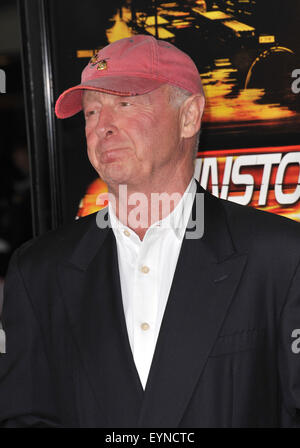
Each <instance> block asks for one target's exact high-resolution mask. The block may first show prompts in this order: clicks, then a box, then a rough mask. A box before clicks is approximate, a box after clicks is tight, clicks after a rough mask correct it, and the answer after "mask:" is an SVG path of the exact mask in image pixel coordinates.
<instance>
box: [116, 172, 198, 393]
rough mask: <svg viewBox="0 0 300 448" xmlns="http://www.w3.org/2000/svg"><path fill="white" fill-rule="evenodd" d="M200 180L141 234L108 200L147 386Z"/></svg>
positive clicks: (132, 338)
mask: <svg viewBox="0 0 300 448" xmlns="http://www.w3.org/2000/svg"><path fill="white" fill-rule="evenodd" d="M196 189H197V187H196V182H195V180H194V178H192V179H191V181H190V183H189V185H188V187H187V189H186V191H185V192H184V194H183V196H182V198H181V199H180V201H179V202H178V204H177V206H176V207H175V209H174V210H173V211H172V212H171V213H170V214H169V215H168V216H167V217H165V218H164V219H162V220H160V221H158V222H156V223H154V224H152V225H151V227H149V228H148V229H147V231H146V233H145V236H144V238H143V240H142V241H141V240H140V238H139V236H138V235H137V234H136V233H135V232H134V231H133V230H132V229H130V228H129V227H127V226H125V225H124V224H122V223H121V222H120V221H119V220H118V218H117V217H116V215H115V213H114V211H113V208H112V206H111V204H109V205H108V212H109V218H110V222H111V226H112V229H113V232H114V235H115V237H116V243H117V251H118V264H119V272H120V282H121V291H122V300H123V308H124V315H125V320H126V326H127V331H128V338H129V342H130V347H131V351H132V354H133V358H134V362H135V365H136V369H137V371H138V374H139V377H140V381H141V384H142V386H143V388H145V386H146V382H147V378H148V374H149V370H150V366H151V362H152V358H153V354H154V350H155V346H156V342H157V338H158V334H159V330H160V326H161V322H162V318H163V314H164V311H165V307H166V304H167V300H168V296H169V292H170V288H171V284H172V281H173V277H174V272H175V268H176V264H177V260H178V256H179V252H180V248H181V244H182V240H183V236H184V233H185V229H186V226H187V224H188V220H189V216H190V213H191V209H192V205H193V201H194V197H195V192H196Z"/></svg>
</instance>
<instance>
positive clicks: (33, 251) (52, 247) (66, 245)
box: [16, 210, 103, 262]
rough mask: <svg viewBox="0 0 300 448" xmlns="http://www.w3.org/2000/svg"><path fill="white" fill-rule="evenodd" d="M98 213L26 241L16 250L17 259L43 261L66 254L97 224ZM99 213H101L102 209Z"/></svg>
mask: <svg viewBox="0 0 300 448" xmlns="http://www.w3.org/2000/svg"><path fill="white" fill-rule="evenodd" d="M98 213H99V212H95V213H92V214H90V215H87V216H85V217H83V218H79V219H77V220H74V221H73V222H71V223H68V224H65V225H63V226H61V227H59V228H57V229H55V230H50V231H48V232H47V233H45V234H43V235H40V236H38V237H35V238H32V239H30V240H28V241H26V242H25V243H23V244H22V245H21V246H20V247H19V248H18V249H17V250H16V252H18V256H19V259H20V260H21V261H22V262H24V261H27V260H35V261H36V262H39V261H45V259H47V260H49V261H50V260H53V259H56V258H58V257H60V256H61V255H64V254H67V253H68V252H69V251H70V250H72V248H74V246H75V245H76V244H77V243H78V241H79V240H80V239H81V238H82V236H83V235H84V234H85V233H86V232H88V230H89V229H90V228H91V227H93V226H96V225H97V224H96V218H97V214H98ZM101 213H103V212H102V210H101ZM99 231H101V229H99Z"/></svg>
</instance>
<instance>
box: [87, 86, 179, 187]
mask: <svg viewBox="0 0 300 448" xmlns="http://www.w3.org/2000/svg"><path fill="white" fill-rule="evenodd" d="M83 112H84V116H85V120H86V127H85V132H86V140H87V148H88V157H89V160H90V162H91V164H92V165H93V167H94V168H95V169H96V171H97V172H98V174H99V176H100V177H101V178H102V179H103V180H104V181H105V182H106V183H107V184H108V185H111V186H113V185H114V186H116V185H118V184H127V185H131V186H135V187H141V186H142V185H146V184H147V182H149V181H153V183H154V185H155V184H156V186H157V187H158V188H159V186H161V185H163V182H164V176H166V175H167V173H171V172H172V171H171V170H172V169H174V166H175V164H176V163H177V161H178V160H179V159H180V157H181V154H182V151H180V149H181V140H182V139H181V136H180V121H179V110H178V109H177V108H175V107H174V106H173V105H171V104H170V103H169V92H168V86H167V85H164V86H162V87H160V88H159V89H156V90H154V91H153V92H150V93H148V94H145V95H139V96H131V97H122V96H118V95H110V94H107V93H102V92H97V91H85V92H84V95H83Z"/></svg>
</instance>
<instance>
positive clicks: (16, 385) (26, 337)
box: [0, 248, 60, 428]
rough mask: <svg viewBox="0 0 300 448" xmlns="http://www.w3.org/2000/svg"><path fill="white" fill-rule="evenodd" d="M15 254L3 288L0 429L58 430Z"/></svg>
mask: <svg viewBox="0 0 300 448" xmlns="http://www.w3.org/2000/svg"><path fill="white" fill-rule="evenodd" d="M20 250H21V248H20V249H18V250H16V251H15V252H14V254H13V256H12V258H11V261H10V265H9V269H8V272H7V276H6V280H5V285H4V301H3V311H2V316H1V320H2V325H3V330H4V332H5V338H6V348H5V353H0V427H14V428H15V427H59V426H60V423H59V419H58V416H57V412H56V409H55V402H54V394H53V392H54V390H53V385H52V384H51V381H52V380H51V373H50V368H49V364H48V360H47V356H46V352H45V348H44V342H43V338H42V334H41V331H40V326H39V322H38V320H37V318H36V315H35V312H34V309H33V307H32V303H31V301H30V297H29V295H28V292H27V291H26V288H25V286H24V282H23V279H22V275H21V272H20V269H19V266H18V257H19V251H20Z"/></svg>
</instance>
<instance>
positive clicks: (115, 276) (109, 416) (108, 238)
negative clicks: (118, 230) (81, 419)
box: [58, 219, 143, 427]
mask: <svg viewBox="0 0 300 448" xmlns="http://www.w3.org/2000/svg"><path fill="white" fill-rule="evenodd" d="M58 277H59V283H60V287H61V290H62V296H63V299H64V301H65V305H66V310H67V314H68V317H69V320H70V324H71V328H72V333H73V336H74V339H75V341H76V344H77V347H78V350H79V352H80V356H81V359H82V361H83V365H84V369H85V371H86V374H87V377H88V378H89V381H90V385H91V388H92V390H93V392H94V395H95V397H96V400H97V402H98V405H99V411H100V413H99V423H100V422H101V424H102V425H103V424H104V425H105V426H107V427H113V426H115V425H117V426H120V427H121V426H123V425H124V426H125V427H126V426H127V427H128V426H135V425H136V423H137V419H138V414H139V412H140V407H141V402H142V398H143V389H142V386H141V384H140V381H139V377H138V374H137V371H136V369H135V365H134V362H133V357H132V353H131V349H130V345H129V341H128V335H127V329H126V323H125V317H124V312H123V304H122V298H121V290H120V280H119V272H118V261H117V251H116V244H115V239H114V235H113V232H112V230H111V229H110V228H107V229H104V230H101V231H100V230H99V228H98V227H97V226H96V219H94V221H93V222H91V225H90V228H89V230H88V231H87V232H86V233H85V235H84V236H83V237H82V239H81V240H80V242H79V244H78V243H77V246H76V248H75V250H72V251H71V254H70V256H69V257H68V260H65V261H64V262H62V263H61V264H60V265H59V266H58ZM100 416H101V418H100ZM103 422H104V423H103Z"/></svg>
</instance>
